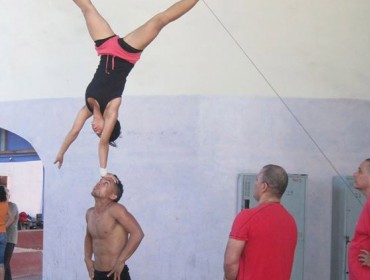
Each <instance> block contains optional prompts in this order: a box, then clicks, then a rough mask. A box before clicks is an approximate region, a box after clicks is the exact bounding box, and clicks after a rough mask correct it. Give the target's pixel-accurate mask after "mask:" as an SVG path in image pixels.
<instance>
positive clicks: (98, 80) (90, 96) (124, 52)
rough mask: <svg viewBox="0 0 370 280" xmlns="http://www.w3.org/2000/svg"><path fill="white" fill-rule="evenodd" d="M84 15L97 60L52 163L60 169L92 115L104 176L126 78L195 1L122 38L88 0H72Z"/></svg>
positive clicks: (182, 3)
mask: <svg viewBox="0 0 370 280" xmlns="http://www.w3.org/2000/svg"><path fill="white" fill-rule="evenodd" d="M73 1H74V2H75V3H76V4H77V6H78V7H79V8H80V9H81V11H82V14H83V15H84V17H85V20H86V24H87V29H88V31H89V33H90V36H91V38H92V39H93V40H94V41H95V48H96V50H97V52H98V55H99V56H100V63H99V66H98V68H97V70H96V72H95V75H94V77H93V79H92V81H91V82H90V84H89V85H88V87H87V89H86V94H85V100H86V104H85V105H84V106H83V107H82V109H81V110H80V111H79V112H78V114H77V117H76V119H75V121H74V123H73V125H72V128H71V130H70V131H69V132H68V134H67V136H66V138H65V139H64V142H63V144H62V146H61V148H60V150H59V152H58V154H57V157H56V160H55V162H54V163H56V164H57V166H58V168H60V167H61V166H62V164H63V156H64V154H65V152H66V151H67V150H68V148H69V146H70V145H71V144H72V142H73V141H74V140H75V139H76V138H77V136H78V134H79V132H80V131H81V129H82V127H83V125H84V124H85V122H86V120H87V119H88V118H90V117H91V116H93V121H92V129H93V130H94V132H95V133H96V135H98V137H99V138H100V140H99V146H98V153H99V164H100V174H101V176H105V175H107V161H108V152H109V145H112V146H116V144H115V142H114V141H115V140H116V139H117V138H118V137H119V136H120V134H121V126H120V123H119V121H118V119H117V118H118V110H119V107H120V105H121V97H122V93H123V90H124V87H125V83H126V77H127V76H128V74H129V73H130V71H131V69H132V68H133V67H134V65H135V63H136V62H137V61H138V60H139V59H140V55H141V53H142V51H143V50H144V49H145V48H146V47H147V46H148V45H149V44H150V43H151V42H152V41H153V40H154V39H155V38H156V37H157V35H158V34H159V32H160V31H161V30H162V28H163V27H165V26H166V25H167V24H169V23H170V22H172V21H174V20H176V19H178V18H179V17H181V16H182V15H184V14H185V13H186V12H188V11H189V10H190V9H191V8H193V7H194V6H195V4H196V3H197V2H198V1H199V0H181V1H178V2H177V3H175V4H174V5H172V6H171V7H169V8H168V9H167V10H165V11H163V12H161V13H159V14H157V15H155V16H154V17H152V18H151V19H150V20H149V21H147V22H146V23H145V24H144V25H142V26H140V27H139V28H137V29H135V30H134V31H132V32H131V33H129V34H128V35H126V36H125V37H123V38H120V37H118V36H117V35H116V34H115V33H114V32H113V30H112V29H111V27H110V26H109V24H108V23H107V21H106V20H105V19H104V18H103V17H102V16H101V15H100V14H99V12H98V11H97V10H96V8H95V7H94V5H93V4H92V3H91V1H90V0H73Z"/></svg>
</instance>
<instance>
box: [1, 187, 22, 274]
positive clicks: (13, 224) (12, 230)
mask: <svg viewBox="0 0 370 280" xmlns="http://www.w3.org/2000/svg"><path fill="white" fill-rule="evenodd" d="M6 192H7V199H8V208H9V210H10V213H11V215H8V217H7V220H6V225H5V226H6V233H7V243H6V247H5V255H4V266H5V280H12V272H11V269H10V260H11V258H12V255H13V251H14V247H15V245H16V244H17V241H18V218H19V215H18V207H17V204H15V203H13V202H11V201H9V200H10V193H9V189H8V188H6Z"/></svg>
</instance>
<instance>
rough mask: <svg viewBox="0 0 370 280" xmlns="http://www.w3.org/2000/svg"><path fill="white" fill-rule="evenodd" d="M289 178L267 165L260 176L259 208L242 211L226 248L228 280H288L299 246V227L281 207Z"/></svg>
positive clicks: (255, 194) (257, 196) (257, 191)
mask: <svg viewBox="0 0 370 280" xmlns="http://www.w3.org/2000/svg"><path fill="white" fill-rule="evenodd" d="M287 186H288V174H287V173H286V171H285V170H284V169H283V168H282V167H280V166H277V165H272V164H270V165H266V166H264V167H263V168H262V169H261V171H260V172H259V173H258V175H257V179H256V185H255V190H254V198H255V199H256V200H257V201H258V202H259V205H258V206H257V207H254V208H251V209H245V210H243V211H241V212H240V213H239V214H238V215H237V217H236V218H235V220H234V223H233V226H232V229H231V233H230V236H229V241H228V243H227V246H226V251H225V259H224V271H225V278H224V279H225V280H236V279H237V280H267V279H268V280H289V279H290V274H291V272H292V266H293V260H294V251H295V247H296V244H297V236H298V233H297V225H296V223H295V221H294V218H293V216H292V215H291V214H290V213H289V212H288V211H287V210H286V209H285V208H284V206H283V205H281V204H280V199H281V197H282V196H283V194H284V192H285V190H286V188H287Z"/></svg>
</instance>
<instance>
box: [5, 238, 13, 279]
mask: <svg viewBox="0 0 370 280" xmlns="http://www.w3.org/2000/svg"><path fill="white" fill-rule="evenodd" d="M14 247H15V244H14V243H9V242H8V243H6V248H5V255H4V268H5V278H4V279H5V280H12V272H11V270H10V259H11V258H12V255H13V251H14Z"/></svg>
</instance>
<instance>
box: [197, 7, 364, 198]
mask: <svg viewBox="0 0 370 280" xmlns="http://www.w3.org/2000/svg"><path fill="white" fill-rule="evenodd" d="M202 1H203V3H204V4H205V5H206V7H207V8H208V10H209V11H210V12H211V14H212V15H213V16H214V17H215V19H216V20H217V21H218V23H219V24H220V25H221V26H222V28H223V29H224V31H225V32H226V33H227V34H228V35H229V36H230V38H231V39H232V41H233V42H234V43H235V44H236V45H237V46H238V48H239V49H240V50H241V51H242V53H243V54H244V56H245V58H247V59H248V61H249V62H250V63H251V64H252V66H253V67H254V68H255V69H256V71H257V72H258V73H259V74H260V76H261V77H262V79H263V80H264V81H265V82H266V84H267V85H268V86H269V87H270V89H271V90H272V91H273V92H274V94H275V95H276V96H277V98H278V99H279V100H280V102H281V103H282V104H283V106H284V107H285V108H286V109H287V110H288V112H289V113H290V115H291V116H292V117H293V119H294V120H295V121H296V122H297V124H298V125H299V126H300V127H301V129H302V130H303V132H304V133H305V134H306V135H307V137H308V138H309V139H310V140H311V141H312V143H313V144H314V145H315V146H316V148H317V149H318V150H319V152H320V153H321V155H322V156H323V157H324V158H325V160H326V161H327V162H328V163H329V165H330V166H331V168H332V169H333V170H334V172H335V173H336V174H337V175H338V176H339V177H340V178H341V180H342V181H343V182H344V184H345V185H346V186H347V188H348V189H349V190H350V191H351V193H352V194H353V196H354V197H355V198H356V199H357V201H358V202H359V203H360V204H361V205H363V203H362V202H361V200H360V199H359V198H358V197H357V196H356V195H355V193H354V191H353V189H352V188H351V186H349V184H348V182H347V180H346V179H345V178H344V177H343V176H342V175H341V174H340V172H339V171H338V169H337V168H336V167H335V165H334V163H333V162H332V161H331V160H330V158H329V157H328V156H327V155H326V153H325V152H324V150H323V149H322V148H321V147H320V145H319V144H318V143H317V142H316V140H315V139H314V138H313V136H312V135H311V134H310V133H309V131H308V130H307V129H306V128H305V127H304V125H303V124H302V123H301V122H300V120H299V119H298V117H297V116H296V115H295V114H294V112H293V111H292V110H291V109H290V107H289V105H288V104H287V103H286V102H285V101H284V99H283V98H282V97H281V95H280V94H279V93H278V92H277V90H276V89H275V88H274V87H273V85H272V84H271V83H270V81H269V80H268V79H267V78H266V76H265V75H264V74H263V72H262V71H261V70H260V68H259V67H258V66H257V64H256V63H255V62H254V61H253V59H252V58H251V57H250V56H249V55H248V53H247V52H246V51H245V50H244V48H243V47H242V46H241V44H240V43H239V42H238V40H237V39H236V38H235V37H234V36H233V34H232V33H231V32H230V31H229V29H228V28H227V27H226V26H225V24H224V23H223V22H222V21H221V19H220V18H219V17H218V16H217V15H216V13H215V12H214V11H213V10H212V8H211V7H210V6H209V5H208V4H207V2H206V1H205V0H202Z"/></svg>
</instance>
